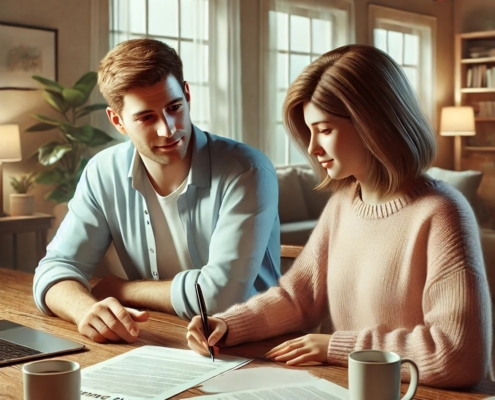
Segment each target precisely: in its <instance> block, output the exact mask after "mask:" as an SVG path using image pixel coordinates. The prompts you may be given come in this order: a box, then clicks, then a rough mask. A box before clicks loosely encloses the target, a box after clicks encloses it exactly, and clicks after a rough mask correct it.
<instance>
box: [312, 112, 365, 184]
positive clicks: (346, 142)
mask: <svg viewBox="0 0 495 400" xmlns="http://www.w3.org/2000/svg"><path fill="white" fill-rule="evenodd" d="M303 110H304V121H305V123H306V125H307V126H308V128H309V130H310V132H311V140H310V143H309V146H308V153H309V154H311V155H312V156H315V157H316V158H317V159H318V161H319V162H320V164H321V166H322V167H323V168H324V169H326V170H327V173H328V176H329V177H330V178H331V179H345V178H348V177H349V176H354V178H356V179H357V180H358V181H359V182H361V183H363V181H364V180H365V179H366V160H367V156H368V150H367V149H366V148H365V147H364V145H363V143H362V141H361V139H360V137H359V134H358V133H357V131H356V128H354V125H353V124H352V122H351V121H350V120H349V119H346V118H336V117H333V116H329V115H326V114H324V113H323V112H321V111H320V110H319V109H317V108H316V107H315V105H314V104H313V103H312V102H306V103H304V105H303Z"/></svg>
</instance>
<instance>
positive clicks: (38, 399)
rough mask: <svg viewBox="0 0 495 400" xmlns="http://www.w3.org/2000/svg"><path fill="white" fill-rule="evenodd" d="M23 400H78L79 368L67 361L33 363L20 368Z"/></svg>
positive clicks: (79, 392) (72, 362)
mask: <svg viewBox="0 0 495 400" xmlns="http://www.w3.org/2000/svg"><path fill="white" fill-rule="evenodd" d="M22 378H23V385H24V400H80V399H81V368H80V366H79V364H78V363H76V362H74V361H69V360H41V361H33V362H31V363H28V364H24V365H23V366H22Z"/></svg>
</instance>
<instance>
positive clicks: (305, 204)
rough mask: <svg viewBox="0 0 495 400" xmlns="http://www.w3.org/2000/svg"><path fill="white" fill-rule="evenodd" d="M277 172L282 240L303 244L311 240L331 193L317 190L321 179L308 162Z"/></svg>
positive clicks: (278, 169) (280, 168)
mask: <svg viewBox="0 0 495 400" xmlns="http://www.w3.org/2000/svg"><path fill="white" fill-rule="evenodd" d="M276 171H277V177H278V186H279V203H278V213H279V217H280V241H281V243H282V244H292V245H301V246H302V245H304V244H305V243H306V242H307V241H308V238H309V235H310V234H311V231H312V230H313V228H314V227H315V225H316V222H317V221H318V218H319V216H320V214H321V212H322V211H323V208H324V207H325V204H326V203H327V201H328V199H329V198H330V195H331V193H330V192H321V191H318V192H317V191H315V190H314V187H315V186H316V185H317V184H318V183H319V180H318V179H317V178H316V176H315V175H314V173H313V171H312V170H311V168H310V167H309V166H307V165H298V166H288V167H277V168H276Z"/></svg>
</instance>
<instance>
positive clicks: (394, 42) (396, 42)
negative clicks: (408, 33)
mask: <svg viewBox="0 0 495 400" xmlns="http://www.w3.org/2000/svg"><path fill="white" fill-rule="evenodd" d="M403 36H404V35H403V34H402V33H401V32H394V31H388V49H389V50H388V54H389V55H390V56H391V57H392V58H393V59H394V60H395V62H397V63H398V64H401V65H402V63H403V61H402V54H403V48H402V46H403V41H402V38H403Z"/></svg>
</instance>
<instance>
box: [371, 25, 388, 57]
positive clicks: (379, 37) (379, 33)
mask: <svg viewBox="0 0 495 400" xmlns="http://www.w3.org/2000/svg"><path fill="white" fill-rule="evenodd" d="M373 44H374V45H375V47H376V48H378V49H380V50H383V51H384V52H387V31H386V30H385V29H373Z"/></svg>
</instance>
